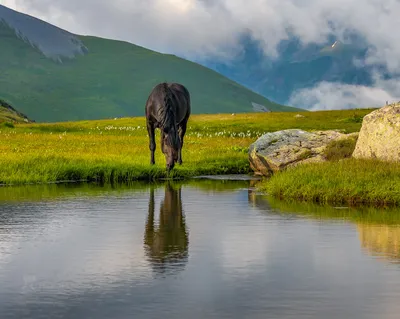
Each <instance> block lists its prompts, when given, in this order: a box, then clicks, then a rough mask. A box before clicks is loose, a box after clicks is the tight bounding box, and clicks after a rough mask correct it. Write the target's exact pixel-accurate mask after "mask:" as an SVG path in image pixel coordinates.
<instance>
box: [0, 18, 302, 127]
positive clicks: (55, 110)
mask: <svg viewBox="0 0 400 319" xmlns="http://www.w3.org/2000/svg"><path fill="white" fill-rule="evenodd" d="M79 38H80V39H81V40H82V41H83V43H84V45H85V46H86V47H87V48H88V50H89V52H88V53H87V54H86V55H81V56H77V57H76V58H74V59H63V61H62V63H59V62H55V61H53V60H51V59H48V58H46V57H45V56H44V55H43V54H42V53H41V52H40V51H39V50H37V49H35V48H33V47H32V46H31V45H30V44H28V43H26V42H24V41H22V40H21V39H19V38H18V37H17V36H16V35H15V32H14V30H12V29H11V28H9V27H6V26H5V25H4V24H1V22H0V96H3V97H4V98H5V99H6V100H7V101H9V102H10V103H11V104H14V105H18V107H19V110H20V111H21V112H23V113H25V114H26V115H27V116H28V117H29V118H31V119H34V120H36V121H43V122H54V121H68V120H82V119H100V118H110V117H123V116H141V115H143V114H144V105H145V102H146V99H147V97H148V94H149V93H150V91H151V89H152V88H153V87H154V86H155V85H156V84H157V83H159V82H162V81H176V82H181V83H183V84H184V85H186V86H187V88H188V89H189V91H190V93H191V95H192V105H193V106H192V108H193V114H202V113H231V112H252V111H253V107H252V104H251V103H252V102H255V103H257V104H261V105H264V106H265V107H267V108H268V109H269V110H271V111H296V110H297V109H294V108H290V107H285V106H281V105H279V104H275V103H272V102H271V101H269V100H268V99H266V98H264V97H262V96H261V95H258V94H256V93H254V92H252V91H250V90H248V89H246V88H245V87H243V86H241V85H239V84H237V83H236V82H233V81H231V80H229V79H228V78H226V77H224V76H222V75H220V74H219V73H217V72H215V71H212V70H210V69H208V68H205V67H203V66H201V65H199V64H196V63H193V62H190V61H187V60H184V59H181V58H178V57H176V56H173V55H165V54H160V53H157V52H154V51H151V50H147V49H144V48H142V47H139V46H136V45H133V44H130V43H126V42H121V41H115V40H107V39H102V38H96V37H90V36H82V37H79Z"/></svg>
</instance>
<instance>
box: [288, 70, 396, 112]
mask: <svg viewBox="0 0 400 319" xmlns="http://www.w3.org/2000/svg"><path fill="white" fill-rule="evenodd" d="M397 101H400V82H398V81H396V80H383V79H382V78H380V77H378V75H376V77H375V79H374V85H373V86H372V87H367V86H362V85H348V84H343V83H331V82H321V83H318V84H317V85H316V86H315V87H313V88H307V89H302V90H298V91H296V92H294V93H293V94H292V96H291V97H290V100H289V104H290V105H293V106H296V107H300V108H305V109H309V110H312V111H317V110H339V109H352V108H360V107H361V108H371V107H382V106H383V105H385V104H386V102H389V103H392V102H397Z"/></svg>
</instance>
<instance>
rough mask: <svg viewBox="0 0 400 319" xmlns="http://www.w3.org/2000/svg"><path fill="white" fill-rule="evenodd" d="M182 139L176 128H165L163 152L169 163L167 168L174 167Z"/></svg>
mask: <svg viewBox="0 0 400 319" xmlns="http://www.w3.org/2000/svg"><path fill="white" fill-rule="evenodd" d="M179 147H180V140H179V135H178V132H177V130H176V129H171V130H168V129H164V140H163V150H162V151H163V153H164V155H165V161H166V163H167V170H168V171H170V170H171V169H173V168H174V166H175V162H177V161H178V155H179Z"/></svg>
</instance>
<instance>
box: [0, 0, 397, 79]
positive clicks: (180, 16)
mask: <svg viewBox="0 0 400 319" xmlns="http://www.w3.org/2000/svg"><path fill="white" fill-rule="evenodd" d="M250 3H251V4H250ZM3 4H5V5H6V6H9V7H11V8H13V9H17V10H19V11H22V12H25V13H28V14H33V15H35V16H38V17H40V18H42V19H44V20H46V21H48V22H50V23H53V24H56V25H58V26H60V27H62V28H65V29H68V30H70V31H72V32H76V33H81V34H93V35H99V36H105V37H112V38H116V39H121V40H127V41H130V42H134V43H136V44H139V45H144V46H146V47H150V48H153V49H155V50H158V51H162V52H170V53H175V54H179V55H181V56H197V55H199V56H204V55H211V56H219V57H221V56H231V55H233V54H236V53H238V52H240V50H241V49H242V48H240V47H239V44H238V39H239V38H240V36H241V35H242V34H243V33H244V32H249V34H250V35H251V36H252V37H253V38H254V39H255V40H257V41H259V42H260V44H261V46H262V48H263V49H264V52H265V54H266V55H269V56H275V55H276V46H277V45H278V44H279V42H280V41H281V40H283V39H285V38H287V37H288V34H289V32H292V33H293V34H295V35H297V36H299V37H300V39H301V40H302V41H303V42H304V43H310V42H317V43H321V42H325V41H326V40H327V37H328V35H330V34H333V35H335V36H336V37H337V38H338V39H341V40H345V39H346V37H347V34H348V33H349V32H357V33H358V34H359V35H361V36H363V37H365V39H366V41H367V42H368V43H369V44H370V47H371V55H370V56H369V58H368V62H369V63H376V62H383V63H384V64H386V65H387V67H388V68H389V69H390V70H391V71H398V70H400V60H399V59H398V56H399V55H400V41H398V36H397V33H396V32H395V30H394V27H393V23H394V21H397V18H398V14H399V13H400V2H399V1H398V0H383V1H382V0H351V1H349V0H323V1H322V0H286V1H281V0H252V1H251V2H249V1H247V0H213V1H210V0H135V1H131V0H115V1H108V0H107V1H106V0H85V1H78V0H3Z"/></svg>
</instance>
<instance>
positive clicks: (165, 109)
mask: <svg viewBox="0 0 400 319" xmlns="http://www.w3.org/2000/svg"><path fill="white" fill-rule="evenodd" d="M160 89H161V92H162V94H163V95H164V100H163V101H164V103H163V104H164V105H163V106H162V107H160V108H159V109H158V116H159V120H160V124H161V129H162V130H163V131H164V132H165V133H167V134H168V137H167V143H168V145H170V146H172V147H174V148H177V147H178V132H177V129H176V123H175V114H174V109H173V105H172V103H173V101H172V97H171V90H170V89H169V87H168V84H167V83H165V82H164V83H161V86H160Z"/></svg>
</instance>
